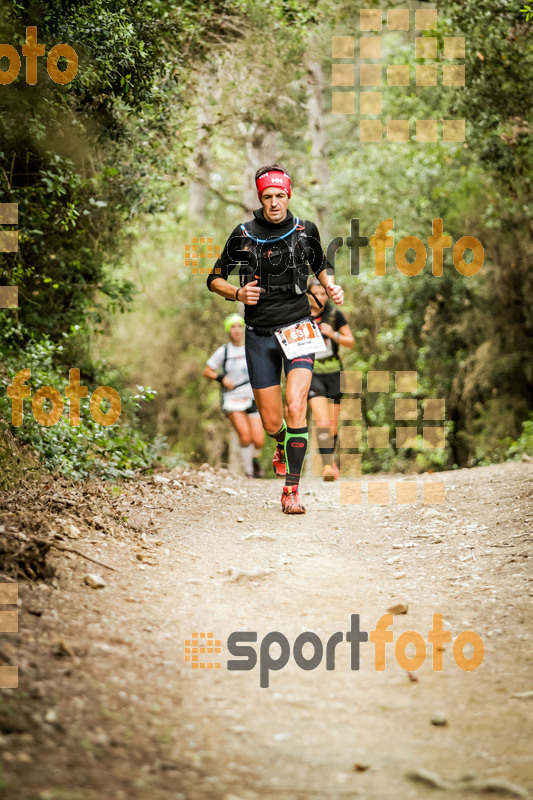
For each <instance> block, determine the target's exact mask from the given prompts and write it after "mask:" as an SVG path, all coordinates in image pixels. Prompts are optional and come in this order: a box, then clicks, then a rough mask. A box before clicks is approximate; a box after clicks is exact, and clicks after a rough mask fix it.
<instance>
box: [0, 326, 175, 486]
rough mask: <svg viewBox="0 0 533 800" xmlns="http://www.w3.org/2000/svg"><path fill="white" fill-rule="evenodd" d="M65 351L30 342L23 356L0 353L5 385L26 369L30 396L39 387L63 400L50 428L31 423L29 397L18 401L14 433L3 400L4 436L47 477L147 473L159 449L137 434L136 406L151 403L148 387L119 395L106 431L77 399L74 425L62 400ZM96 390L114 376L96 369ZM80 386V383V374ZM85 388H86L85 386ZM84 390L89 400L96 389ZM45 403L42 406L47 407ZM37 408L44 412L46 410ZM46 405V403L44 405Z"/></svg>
mask: <svg viewBox="0 0 533 800" xmlns="http://www.w3.org/2000/svg"><path fill="white" fill-rule="evenodd" d="M67 345H68V341H66V343H65V347H64V346H63V345H61V344H55V343H53V342H51V341H50V340H49V339H47V338H43V339H41V341H39V342H30V344H29V345H28V346H27V348H26V350H25V352H24V356H23V357H22V359H23V360H22V362H21V355H20V354H19V353H17V354H16V355H14V354H12V353H11V354H10V353H4V358H3V361H2V379H3V383H4V384H5V385H8V384H10V383H11V381H12V379H13V376H14V375H15V374H16V373H17V372H18V371H19V370H21V369H30V370H31V378H30V380H29V382H28V383H29V385H30V386H31V388H32V396H33V394H34V393H35V391H36V390H37V389H38V388H39V387H40V386H52V387H54V388H56V389H57V390H58V391H59V392H60V394H61V395H62V397H63V399H64V407H63V414H62V416H61V418H60V420H59V421H58V422H57V423H56V424H55V425H53V426H50V427H45V426H43V425H41V424H39V423H38V422H37V420H36V419H35V418H34V416H33V414H32V412H31V397H30V398H28V400H26V401H25V402H24V416H23V421H22V425H21V426H20V427H19V428H17V429H16V428H14V427H13V426H12V425H11V424H10V421H11V401H10V400H9V399H8V398H7V396H4V397H2V398H0V427H1V428H3V429H4V431H5V430H8V431H9V432H11V433H13V432H16V434H17V438H18V439H19V440H20V441H21V442H23V443H26V444H28V445H30V446H31V447H32V448H33V449H34V450H35V451H36V452H37V453H38V454H39V456H40V458H41V461H42V464H43V466H44V467H45V468H46V469H47V470H49V471H50V472H55V471H57V472H60V473H61V474H63V475H69V476H71V477H74V478H85V477H88V476H90V475H98V476H99V477H102V478H105V479H117V478H133V477H134V476H135V474H136V471H138V470H143V471H146V470H147V469H150V468H151V466H152V463H153V461H154V459H155V458H156V456H157V453H158V451H159V449H160V446H161V444H162V442H161V441H149V440H148V439H147V437H146V436H145V435H143V433H142V431H141V430H140V425H139V413H138V412H139V409H140V408H141V407H142V405H141V404H142V403H143V402H145V401H150V400H153V399H154V398H155V392H154V391H153V390H152V389H151V388H150V387H142V386H138V387H137V393H136V394H133V393H131V392H127V391H124V390H123V389H122V390H121V391H120V392H119V394H120V396H121V406H122V412H121V416H120V418H119V420H118V421H117V422H116V423H115V424H114V425H110V426H107V427H105V426H102V425H98V424H97V423H96V422H95V421H94V420H93V418H92V416H91V414H90V412H89V402H88V399H82V400H81V414H80V416H81V419H80V425H79V426H72V425H71V424H70V422H69V403H68V401H66V398H65V393H64V388H63V387H65V386H66V385H67V384H68V376H67V374H66V371H65V369H64V367H63V364H64V361H65V359H64V350H65V349H66V347H67ZM97 371H98V374H99V377H100V380H102V381H104V383H103V384H102V385H112V386H113V388H116V386H117V385H118V384H117V382H116V380H114V378H115V379H116V378H117V377H118V375H117V374H116V373H115V374H114V375H113V374H112V373H111V374H106V370H105V368H104V365H99V369H98V370H97ZM81 383H82V385H84V384H85V381H84V375H83V374H82V375H81ZM85 385H86V384H85ZM96 388H97V386H96V385H89V398H90V396H91V394H92V392H93V391H94V389H96ZM48 403H49V401H45V404H48ZM45 404H43V409H44V410H45V411H48V410H49V408H46V407H45ZM50 405H51V404H50ZM105 405H106V401H102V404H101V409H102V411H104V412H105V411H107V408H106V407H105Z"/></svg>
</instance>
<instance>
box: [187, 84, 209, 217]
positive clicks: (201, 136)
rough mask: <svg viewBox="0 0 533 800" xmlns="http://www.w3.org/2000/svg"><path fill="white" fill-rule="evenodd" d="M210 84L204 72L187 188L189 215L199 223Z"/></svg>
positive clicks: (204, 200)
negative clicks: (191, 178) (189, 181)
mask: <svg viewBox="0 0 533 800" xmlns="http://www.w3.org/2000/svg"><path fill="white" fill-rule="evenodd" d="M211 82H212V81H211V76H210V75H209V74H208V73H206V72H204V73H203V75H202V76H200V79H199V82H198V97H199V106H198V112H197V117H196V119H197V124H198V129H197V133H196V147H195V150H194V155H193V157H192V163H191V172H192V174H193V176H194V177H193V180H192V181H191V183H190V186H189V214H190V216H191V217H192V218H193V219H194V220H196V221H197V222H199V223H202V222H203V221H204V219H205V209H206V205H207V191H208V186H209V156H210V148H209V128H210V125H211V123H212V114H211V106H210V105H209V95H210V89H211Z"/></svg>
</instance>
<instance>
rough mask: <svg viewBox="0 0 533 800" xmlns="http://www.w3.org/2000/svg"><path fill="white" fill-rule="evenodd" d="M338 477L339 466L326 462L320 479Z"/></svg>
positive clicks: (335, 478)
mask: <svg viewBox="0 0 533 800" xmlns="http://www.w3.org/2000/svg"><path fill="white" fill-rule="evenodd" d="M338 479H339V468H338V466H337V465H336V464H331V465H330V464H326V465H325V467H324V471H323V472H322V480H324V481H337V480H338Z"/></svg>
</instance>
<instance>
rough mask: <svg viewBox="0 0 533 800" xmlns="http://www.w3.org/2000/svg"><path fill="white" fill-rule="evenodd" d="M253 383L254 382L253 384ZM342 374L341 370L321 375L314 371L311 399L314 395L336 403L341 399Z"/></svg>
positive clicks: (310, 392)
mask: <svg viewBox="0 0 533 800" xmlns="http://www.w3.org/2000/svg"><path fill="white" fill-rule="evenodd" d="M252 385H253V384H252ZM341 394H342V393H341V374H340V372H330V373H327V372H323V373H322V374H321V375H317V374H316V372H314V373H313V379H312V381H311V386H310V388H309V394H308V395H307V397H308V399H309V400H312V399H313V397H327V398H329V399H330V400H333V402H334V403H335V405H338V404H339V403H340V401H341Z"/></svg>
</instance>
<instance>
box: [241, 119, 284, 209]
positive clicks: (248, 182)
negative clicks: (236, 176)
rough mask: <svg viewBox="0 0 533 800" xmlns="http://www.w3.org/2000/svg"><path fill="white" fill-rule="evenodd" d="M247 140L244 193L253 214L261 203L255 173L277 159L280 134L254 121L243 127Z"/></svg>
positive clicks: (245, 202) (248, 207)
mask: <svg viewBox="0 0 533 800" xmlns="http://www.w3.org/2000/svg"><path fill="white" fill-rule="evenodd" d="M241 131H242V132H243V134H244V137H245V142H246V165H245V168H244V181H243V195H244V205H245V208H246V213H247V215H248V216H250V217H251V216H252V214H253V211H254V209H255V208H258V207H259V205H260V203H259V200H258V198H257V189H256V188H255V173H256V172H257V170H258V169H259V167H261V166H263V165H264V164H269V163H272V162H273V161H276V159H277V149H278V141H279V134H278V132H277V131H268V130H267V129H266V128H265V127H264V126H263V125H262V123H261V122H253V123H252V124H251V125H250V126H249V127H248V128H246V127H245V126H244V125H243V126H242V127H241Z"/></svg>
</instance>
